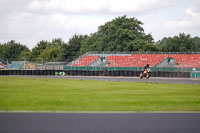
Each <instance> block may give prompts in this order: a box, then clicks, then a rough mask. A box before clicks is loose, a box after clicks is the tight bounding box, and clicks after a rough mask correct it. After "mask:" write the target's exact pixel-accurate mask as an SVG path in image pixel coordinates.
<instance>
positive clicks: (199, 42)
mask: <svg viewBox="0 0 200 133" xmlns="http://www.w3.org/2000/svg"><path fill="white" fill-rule="evenodd" d="M192 40H193V41H194V43H195V47H196V49H197V50H196V51H200V37H194V38H192Z"/></svg>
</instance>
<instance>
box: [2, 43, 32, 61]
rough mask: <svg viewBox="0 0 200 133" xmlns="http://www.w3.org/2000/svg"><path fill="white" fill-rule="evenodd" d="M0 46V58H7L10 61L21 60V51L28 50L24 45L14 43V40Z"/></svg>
mask: <svg viewBox="0 0 200 133" xmlns="http://www.w3.org/2000/svg"><path fill="white" fill-rule="evenodd" d="M1 48H2V50H1V54H0V55H1V58H4V59H8V60H10V61H16V60H21V58H23V57H22V55H21V53H23V52H24V51H26V52H30V50H29V49H28V48H27V47H26V46H25V45H22V44H20V43H16V42H15V41H14V40H11V41H9V42H7V43H4V44H3V45H2V46H1ZM24 58H25V57H24Z"/></svg>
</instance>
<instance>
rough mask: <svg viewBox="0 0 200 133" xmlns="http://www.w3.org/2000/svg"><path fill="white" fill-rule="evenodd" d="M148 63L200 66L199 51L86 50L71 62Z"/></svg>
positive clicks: (98, 64) (90, 64)
mask: <svg viewBox="0 0 200 133" xmlns="http://www.w3.org/2000/svg"><path fill="white" fill-rule="evenodd" d="M146 64H149V65H150V67H151V68H160V67H166V68H169V67H170V68H183V69H187V68H189V70H190V71H191V70H192V68H197V69H199V68H200V53H177V52H176V53H175V52H174V53H172V52H171V53H163V52H159V53H155V52H152V53H151V52H121V53H120V52H115V53H114V52H106V53H103V52H88V53H86V54H85V55H84V56H82V57H80V58H78V59H76V60H75V61H73V62H71V64H70V66H74V67H75V66H76V67H83V66H85V67H105V66H106V67H123V68H128V67H129V68H136V67H137V68H138V67H144V66H145V65H146Z"/></svg>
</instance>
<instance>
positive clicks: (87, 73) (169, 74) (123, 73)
mask: <svg viewBox="0 0 200 133" xmlns="http://www.w3.org/2000/svg"><path fill="white" fill-rule="evenodd" d="M55 72H65V73H66V75H70V76H126V77H139V74H140V71H107V72H104V71H85V70H0V75H37V76H39V75H42V76H44V75H46V76H54V75H55ZM151 77H169V78H190V72H159V71H158V72H151Z"/></svg>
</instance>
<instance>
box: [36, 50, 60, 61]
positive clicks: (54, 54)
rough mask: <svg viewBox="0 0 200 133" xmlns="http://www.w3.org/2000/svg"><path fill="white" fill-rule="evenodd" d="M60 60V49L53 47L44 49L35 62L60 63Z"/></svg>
mask: <svg viewBox="0 0 200 133" xmlns="http://www.w3.org/2000/svg"><path fill="white" fill-rule="evenodd" d="M61 59H62V54H61V47H60V46H57V47H53V48H47V49H45V50H44V51H43V52H42V53H41V54H40V55H39V56H38V58H37V60H36V61H38V62H42V61H45V62H47V61H60V60H61Z"/></svg>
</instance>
